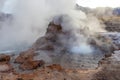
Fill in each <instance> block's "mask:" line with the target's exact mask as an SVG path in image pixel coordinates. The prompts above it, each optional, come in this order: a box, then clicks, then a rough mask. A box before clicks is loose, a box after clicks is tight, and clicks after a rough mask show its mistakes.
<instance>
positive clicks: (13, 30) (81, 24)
mask: <svg viewBox="0 0 120 80" xmlns="http://www.w3.org/2000/svg"><path fill="white" fill-rule="evenodd" d="M7 1H8V3H9V2H11V0H7ZM11 4H12V5H13V4H14V6H11V7H10V6H9V8H7V6H8V5H4V7H3V9H2V11H3V12H8V13H9V12H10V13H12V15H13V20H12V22H11V24H6V23H5V24H4V25H3V26H2V28H1V29H0V50H7V49H21V47H22V48H24V47H26V46H27V47H28V46H30V45H32V44H33V43H34V42H35V41H36V39H37V38H39V37H41V36H43V35H44V34H45V32H46V28H47V27H48V24H49V22H50V21H52V19H53V17H55V16H57V15H67V16H64V17H63V21H62V22H60V21H59V17H60V16H57V17H56V18H54V23H55V24H61V25H62V27H63V30H65V31H71V35H72V37H71V38H70V39H69V41H68V42H69V43H68V45H67V46H70V47H69V49H70V51H71V52H74V53H90V52H92V48H91V46H89V45H88V43H87V39H88V38H89V35H90V34H94V33H95V32H97V31H96V30H98V29H99V31H103V29H102V28H101V25H100V23H99V21H98V20H97V19H96V18H95V17H93V16H88V15H86V14H85V13H83V12H82V11H76V10H75V9H74V7H75V5H76V1H75V0H69V1H68V0H12V3H11ZM10 8H11V9H10ZM7 10H10V11H7ZM85 28H88V29H89V31H85V34H89V35H86V36H85V35H83V34H80V32H79V31H78V30H79V29H85ZM61 41H63V43H66V41H64V36H63V37H61ZM84 49H87V50H84Z"/></svg>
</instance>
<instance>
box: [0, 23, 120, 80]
mask: <svg viewBox="0 0 120 80" xmlns="http://www.w3.org/2000/svg"><path fill="white" fill-rule="evenodd" d="M84 33H85V32H83V33H81V34H84ZM60 35H62V36H64V37H65V39H66V41H67V39H68V38H69V37H71V35H70V32H69V31H68V32H65V31H64V30H63V28H62V26H61V25H56V24H54V22H51V23H50V24H49V25H48V28H47V32H46V34H45V36H43V37H41V38H39V39H38V40H37V41H36V42H35V43H34V44H33V46H32V47H31V48H30V49H28V50H26V51H23V52H21V53H20V54H14V53H11V54H1V55H0V80H120V59H119V57H120V51H119V49H120V43H119V40H120V36H119V33H98V34H97V35H90V36H91V37H90V39H89V40H88V43H89V44H90V45H92V46H93V47H94V48H95V49H96V50H95V51H94V53H92V54H89V55H88V54H85V55H84V54H73V53H71V52H70V51H69V50H68V47H67V46H66V44H64V43H63V42H62V41H61V40H60V39H59V37H60ZM66 43H67V42H66Z"/></svg>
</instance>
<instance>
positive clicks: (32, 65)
mask: <svg viewBox="0 0 120 80" xmlns="http://www.w3.org/2000/svg"><path fill="white" fill-rule="evenodd" d="M44 64H45V62H44V61H43V60H38V61H26V62H24V63H23V64H21V65H20V69H22V70H32V69H36V68H38V67H41V66H43V65H44Z"/></svg>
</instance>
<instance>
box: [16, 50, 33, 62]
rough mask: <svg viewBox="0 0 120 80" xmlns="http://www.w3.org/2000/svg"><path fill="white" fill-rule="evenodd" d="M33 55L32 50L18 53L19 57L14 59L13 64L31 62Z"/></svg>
mask: <svg viewBox="0 0 120 80" xmlns="http://www.w3.org/2000/svg"><path fill="white" fill-rule="evenodd" d="M34 56H35V53H34V51H33V50H28V51H25V52H22V53H20V55H19V56H18V57H17V58H16V59H15V63H20V64H22V63H24V62H25V61H32V60H33V57H34Z"/></svg>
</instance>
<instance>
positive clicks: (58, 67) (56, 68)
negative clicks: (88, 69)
mask: <svg viewBox="0 0 120 80" xmlns="http://www.w3.org/2000/svg"><path fill="white" fill-rule="evenodd" d="M47 67H48V68H49V69H51V70H57V71H63V68H62V67H61V65H59V64H53V65H50V66H47Z"/></svg>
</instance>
